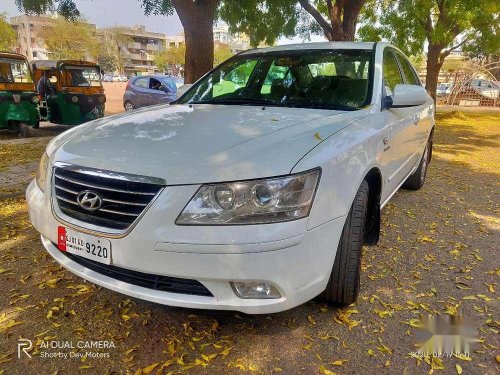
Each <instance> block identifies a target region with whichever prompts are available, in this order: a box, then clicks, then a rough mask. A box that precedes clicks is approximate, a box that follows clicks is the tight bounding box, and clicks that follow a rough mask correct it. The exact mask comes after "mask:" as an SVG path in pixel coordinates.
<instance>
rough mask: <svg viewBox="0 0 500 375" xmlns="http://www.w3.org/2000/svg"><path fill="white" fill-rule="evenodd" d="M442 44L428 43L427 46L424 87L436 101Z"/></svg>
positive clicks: (441, 63)
mask: <svg viewBox="0 0 500 375" xmlns="http://www.w3.org/2000/svg"><path fill="white" fill-rule="evenodd" d="M442 50H443V46H442V45H440V44H433V43H429V47H428V48H427V73H426V75H425V89H426V90H427V92H428V93H429V95H430V96H431V97H432V99H434V102H436V90H437V85H438V78H439V71H440V70H441V66H442V65H443V62H442V61H441V58H440V57H441V51H442Z"/></svg>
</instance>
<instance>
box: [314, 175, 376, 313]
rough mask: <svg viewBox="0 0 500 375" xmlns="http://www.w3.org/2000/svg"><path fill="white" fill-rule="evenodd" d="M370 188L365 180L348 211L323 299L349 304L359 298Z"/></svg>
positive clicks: (320, 296)
mask: <svg viewBox="0 0 500 375" xmlns="http://www.w3.org/2000/svg"><path fill="white" fill-rule="evenodd" d="M369 190H370V188H369V186H368V182H367V181H363V182H362V184H361V186H360V187H359V189H358V192H357V193H356V197H355V198H354V202H353V203H352V206H351V210H350V211H349V214H348V215H347V218H346V221H345V224H344V229H343V230H342V235H341V236H340V241H339V244H338V247H337V254H336V255H335V262H334V264H333V269H332V273H331V275H330V280H328V284H327V286H326V289H325V290H324V292H323V293H321V294H320V295H319V299H320V300H321V301H324V302H328V303H331V304H337V305H344V306H345V305H350V304H351V303H353V302H355V301H356V299H357V298H358V294H359V278H360V273H361V250H362V248H363V242H364V237H365V225H366V215H367V207H368V196H369Z"/></svg>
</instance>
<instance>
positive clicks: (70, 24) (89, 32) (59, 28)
mask: <svg viewBox="0 0 500 375" xmlns="http://www.w3.org/2000/svg"><path fill="white" fill-rule="evenodd" d="M38 35H39V37H40V38H41V39H42V40H43V42H44V43H45V45H46V46H47V50H48V51H50V58H53V59H77V60H85V59H87V58H88V57H96V56H97V54H98V49H99V42H98V41H97V38H96V36H95V29H93V28H92V27H91V26H90V25H89V24H88V23H87V22H85V21H84V20H82V19H80V20H77V21H68V20H65V19H63V18H58V19H55V20H54V22H53V23H52V24H51V26H46V27H44V28H43V29H41V30H40V32H39V33H38Z"/></svg>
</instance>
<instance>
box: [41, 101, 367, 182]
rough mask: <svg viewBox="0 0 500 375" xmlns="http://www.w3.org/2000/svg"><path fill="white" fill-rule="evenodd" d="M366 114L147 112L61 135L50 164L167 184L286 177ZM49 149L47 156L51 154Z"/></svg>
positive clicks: (222, 108)
mask: <svg viewBox="0 0 500 375" xmlns="http://www.w3.org/2000/svg"><path fill="white" fill-rule="evenodd" d="M363 115H366V111H363V110H360V111H333V110H317V109H303V108H281V107H265V108H263V107H255V106H239V105H238V106H233V105H209V104H196V105H191V106H188V105H171V106H155V107H149V108H146V109H142V110H138V111H134V112H132V113H127V114H122V115H117V116H111V117H109V118H104V119H100V120H96V121H93V122H91V123H88V124H86V125H81V126H79V127H78V129H72V130H71V131H70V132H69V133H68V134H67V135H66V134H65V133H63V134H62V135H61V136H60V138H59V139H56V140H54V142H52V144H51V145H49V147H48V152H49V154H51V160H52V162H54V161H62V162H66V163H71V164H77V165H81V166H87V167H92V168H100V169H106V170H111V171H119V172H124V173H132V174H138V175H143V176H151V177H161V178H163V179H165V180H166V181H167V184H169V185H175V184H196V183H206V182H219V181H229V180H241V179H252V178H259V177H268V176H277V175H284V174H288V173H290V171H291V170H292V168H293V166H294V165H295V164H296V163H297V162H298V161H299V160H300V159H301V158H302V157H303V156H304V155H305V154H306V153H307V152H308V151H310V150H311V149H312V148H314V147H315V146H316V145H317V144H318V143H320V142H321V141H322V140H324V139H325V138H327V137H329V136H330V135H332V134H334V133H335V132H337V131H338V130H340V129H342V128H343V127H345V126H347V125H348V124H350V123H352V122H353V121H355V120H356V119H357V118H361V117H362V116H363ZM52 151H53V152H52Z"/></svg>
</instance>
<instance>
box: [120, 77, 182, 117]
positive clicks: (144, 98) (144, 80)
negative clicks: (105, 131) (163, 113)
mask: <svg viewBox="0 0 500 375" xmlns="http://www.w3.org/2000/svg"><path fill="white" fill-rule="evenodd" d="M176 93H177V85H176V81H175V79H174V78H172V77H170V76H139V77H134V78H132V79H131V80H129V81H128V84H127V87H126V89H125V93H124V94H123V107H124V108H125V110H126V111H131V110H133V109H135V108H140V107H146V106H148V105H155V104H167V103H170V102H171V101H172V100H175V99H176Z"/></svg>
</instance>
